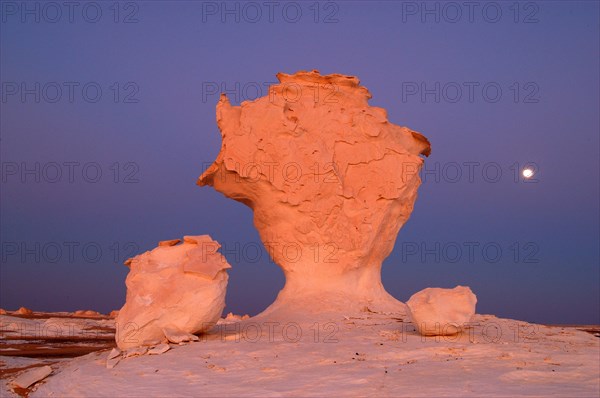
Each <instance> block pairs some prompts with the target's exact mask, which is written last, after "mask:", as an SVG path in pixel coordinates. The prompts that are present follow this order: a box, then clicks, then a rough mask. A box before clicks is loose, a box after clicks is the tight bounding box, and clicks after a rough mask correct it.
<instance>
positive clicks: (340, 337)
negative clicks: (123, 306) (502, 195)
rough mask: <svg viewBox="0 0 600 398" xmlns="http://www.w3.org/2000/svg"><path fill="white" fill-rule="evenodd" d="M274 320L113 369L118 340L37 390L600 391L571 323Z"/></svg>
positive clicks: (59, 393)
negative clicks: (442, 326) (432, 329)
mask: <svg viewBox="0 0 600 398" xmlns="http://www.w3.org/2000/svg"><path fill="white" fill-rule="evenodd" d="M268 322H275V320H273V319H271V320H269V319H267V318H260V317H256V318H250V319H248V320H242V321H238V322H234V323H223V322H221V323H220V325H219V326H218V327H217V328H215V329H213V330H212V331H211V332H210V333H209V334H207V335H205V338H202V339H201V340H200V341H199V342H193V343H189V344H185V345H181V346H174V347H173V348H172V349H171V350H169V351H167V352H166V353H164V354H162V355H152V356H150V355H144V356H139V357H133V358H127V359H123V360H121V361H120V362H119V363H118V365H117V366H116V367H114V368H113V369H107V368H106V358H107V356H108V352H109V350H106V351H100V352H95V353H92V354H89V355H86V356H83V357H78V358H75V359H71V360H63V361H60V362H58V363H55V364H53V365H52V367H53V369H54V372H53V374H52V375H51V376H50V377H48V378H47V379H45V380H44V381H43V382H41V383H40V384H38V385H37V387H36V388H35V389H34V391H33V393H32V394H31V395H30V396H33V397H46V396H50V397H64V396H69V397H74V396H95V397H100V396H106V397H109V396H110V397H114V396H119V397H125V396H145V397H156V396H167V395H170V396H184V395H192V396H222V397H223V396H267V397H268V396H271V397H277V396H326V395H335V396H412V397H423V396H427V397H430V396H483V395H488V396H561V397H564V396H571V397H581V396H585V397H588V396H598V395H599V394H600V387H599V386H600V379H599V377H600V376H599V375H600V364H599V361H598V359H599V357H600V344H599V342H600V340H599V339H598V338H597V337H594V336H593V335H591V334H589V333H586V332H583V331H578V330H575V329H572V328H560V327H546V326H542V325H534V324H529V323H526V322H520V321H513V320H509V319H499V318H496V317H493V316H487V315H476V316H475V317H474V319H473V323H474V324H475V325H474V326H473V327H472V328H470V329H467V330H466V331H465V332H464V333H463V334H462V335H461V336H459V337H458V338H457V337H441V338H435V337H427V338H425V337H422V336H420V335H418V334H417V333H416V332H415V331H414V327H413V326H412V324H411V323H409V322H408V321H407V319H406V317H405V315H403V314H380V313H371V312H361V313H357V314H354V315H346V316H337V317H336V316H332V317H329V318H327V317H320V318H319V321H317V322H316V323H315V322H313V320H311V319H307V318H306V319H304V320H298V322H297V323H286V322H285V321H283V320H282V319H280V320H278V322H280V325H279V326H276V327H273V324H270V323H268ZM284 327H285V328H286V329H285V332H284ZM259 328H260V329H261V330H262V335H260V337H259V336H257V333H256V332H257V329H259ZM299 328H300V329H301V331H302V338H301V339H300V340H299V341H296V340H297V334H296V332H297V330H300V329H299ZM317 330H318V334H317ZM5 358H6V357H3V358H2V359H5ZM11 376H12V375H11ZM11 378H12V377H11ZM9 381H10V380H4V381H3V386H2V387H3V388H2V390H3V391H2V393H3V395H7V396H8V394H9V391H8V387H7V385H6V383H8V382H9ZM10 394H11V395H12V393H10Z"/></svg>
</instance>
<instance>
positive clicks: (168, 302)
mask: <svg viewBox="0 0 600 398" xmlns="http://www.w3.org/2000/svg"><path fill="white" fill-rule="evenodd" d="M165 242H168V243H165ZM179 242H181V241H180V240H171V241H163V242H160V243H159V245H158V247H157V248H155V249H153V250H151V251H147V252H145V253H143V254H140V255H138V256H136V257H134V258H131V259H129V260H127V261H126V262H125V264H126V265H128V266H129V267H130V271H129V274H128V275H127V279H126V281H125V283H126V285H127V299H126V302H125V305H124V306H123V308H121V310H120V311H119V312H118V315H117V319H116V329H117V333H116V340H117V345H118V346H119V348H120V349H127V348H131V347H137V346H142V345H153V344H157V342H161V341H166V340H167V339H168V338H169V336H171V335H173V334H177V335H178V336H188V338H187V340H194V339H197V338H196V336H193V334H195V333H200V332H203V331H206V330H208V329H210V328H211V327H212V326H214V325H215V324H216V323H217V321H218V320H219V318H220V317H221V313H222V312H223V308H225V293H226V289H227V280H228V275H227V271H226V270H227V269H228V268H231V266H230V265H229V264H228V263H227V261H226V260H225V257H223V256H222V255H221V254H220V253H218V251H217V250H218V249H219V248H220V247H221V245H219V244H218V243H217V242H215V241H213V240H212V239H211V238H210V236H208V235H201V236H186V237H184V242H183V243H181V244H178V243H179ZM184 340H185V339H184Z"/></svg>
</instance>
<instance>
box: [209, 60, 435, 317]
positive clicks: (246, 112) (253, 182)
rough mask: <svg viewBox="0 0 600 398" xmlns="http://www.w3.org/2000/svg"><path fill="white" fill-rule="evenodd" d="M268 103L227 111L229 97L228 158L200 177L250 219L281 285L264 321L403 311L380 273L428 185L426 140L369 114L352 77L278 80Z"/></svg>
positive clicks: (221, 109)
mask: <svg viewBox="0 0 600 398" xmlns="http://www.w3.org/2000/svg"><path fill="white" fill-rule="evenodd" d="M277 78H278V79H279V81H280V84H276V85H273V86H271V87H270V90H269V95H267V96H265V97H262V98H258V99H256V100H254V101H246V102H242V104H241V106H232V105H231V104H230V103H229V100H228V99H227V97H226V96H225V95H224V94H222V95H221V99H220V101H219V103H218V105H217V124H218V126H219V129H220V130H221V135H222V138H223V142H222V146H221V152H220V153H219V155H218V157H217V159H216V160H215V161H214V163H213V164H212V165H211V166H210V167H209V168H208V169H207V170H206V171H205V172H204V173H203V174H202V175H201V176H200V178H199V180H198V184H199V185H211V186H213V187H214V188H215V189H216V190H217V191H219V192H222V193H223V194H225V195H226V196H228V197H230V198H232V199H235V200H237V201H240V202H242V203H244V204H246V205H248V206H249V207H251V208H252V210H253V211H254V225H255V226H256V228H257V229H258V232H259V234H260V237H261V239H262V241H263V243H264V244H265V247H266V248H267V250H268V251H269V254H270V255H271V257H272V258H273V260H274V261H275V262H276V263H277V264H278V265H279V266H280V267H281V268H282V269H283V271H284V274H285V277H286V283H285V287H284V288H283V290H282V291H281V292H280V293H279V296H278V297H277V300H276V302H275V303H274V304H273V305H271V307H270V308H269V309H268V310H267V311H266V312H265V313H263V315H265V314H267V313H272V312H273V311H276V310H279V309H281V310H283V309H287V311H285V312H287V313H290V312H294V313H297V312H299V311H342V310H344V311H348V310H360V309H361V308H364V307H365V306H368V307H369V308H370V309H379V310H391V311H393V310H400V308H402V307H403V306H402V304H401V303H399V302H398V301H397V300H395V299H394V298H393V297H391V296H390V295H389V294H388V293H387V292H386V291H385V290H384V289H383V285H382V284H381V263H382V261H383V260H384V259H385V258H386V257H387V256H388V255H389V254H390V252H391V251H392V249H393V247H394V243H395V240H396V235H397V233H398V231H399V229H400V227H402V225H403V224H404V223H405V222H406V221H407V220H408V218H409V216H410V214H411V212H412V210H413V204H414V202H415V199H416V197H417V188H418V187H419V184H420V183H421V180H420V177H419V170H420V168H421V166H422V164H423V159H422V158H421V157H420V155H421V154H423V155H428V154H429V152H430V146H429V142H428V141H427V139H426V138H425V137H424V136H422V135H421V134H419V133H417V132H415V131H413V130H411V129H409V128H406V127H400V126H397V125H395V124H393V123H390V122H389V121H388V120H387V112H386V110H385V109H383V108H378V107H372V106H369V103H368V100H369V98H371V94H370V93H369V91H368V90H367V89H366V88H365V87H363V86H360V85H359V80H358V79H357V78H356V77H354V76H345V75H339V74H332V75H321V74H320V73H319V72H318V71H312V72H304V71H301V72H298V73H296V74H294V75H288V74H284V73H280V74H278V75H277Z"/></svg>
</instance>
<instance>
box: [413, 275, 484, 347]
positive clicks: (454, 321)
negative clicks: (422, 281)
mask: <svg viewBox="0 0 600 398" xmlns="http://www.w3.org/2000/svg"><path fill="white" fill-rule="evenodd" d="M476 304H477V297H476V296H475V294H473V292H472V291H471V289H470V288H469V287H467V286H456V287H455V288H454V289H442V288H438V287H429V288H427V289H424V290H421V291H420V292H418V293H415V294H413V295H412V296H411V298H410V299H409V300H408V301H407V302H406V306H407V307H408V310H409V315H410V317H411V318H412V321H413V323H414V325H415V327H416V328H417V330H418V331H419V333H420V334H422V335H424V336H449V335H453V334H456V333H459V332H460V331H461V330H462V328H463V327H464V326H466V325H465V324H467V323H468V322H469V321H470V320H471V318H472V317H473V315H475V305H476Z"/></svg>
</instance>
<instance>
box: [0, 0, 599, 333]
mask: <svg viewBox="0 0 600 398" xmlns="http://www.w3.org/2000/svg"><path fill="white" fill-rule="evenodd" d="M61 3H62V2H58V4H61ZM87 3H89V2H81V6H80V7H79V8H77V9H75V10H74V13H73V20H72V22H71V21H69V15H68V13H67V10H66V9H63V10H62V17H60V18H58V17H56V13H55V10H53V9H50V8H44V5H45V3H38V2H27V5H28V7H30V9H33V10H34V13H35V12H37V11H35V10H36V8H35V7H39V15H38V16H39V18H40V20H39V22H36V21H35V17H36V15H34V14H25V15H24V16H23V15H22V11H23V10H21V9H20V7H22V4H23V3H21V2H6V1H3V2H2V3H1V6H2V8H1V9H0V12H2V14H1V18H2V24H1V31H0V45H1V56H0V67H1V70H0V72H1V79H0V80H1V81H2V93H1V94H2V102H1V103H0V105H1V107H2V110H1V120H0V127H1V156H2V190H1V195H0V210H1V234H2V237H1V241H2V264H1V282H0V284H1V292H0V300H1V304H0V306H1V307H2V308H7V309H16V308H18V307H19V306H26V307H30V308H32V309H34V310H50V311H57V310H77V309H96V310H99V311H103V312H107V311H110V310H112V309H117V308H119V307H120V306H121V305H122V304H123V302H124V297H125V284H124V279H125V276H126V273H127V268H126V267H125V266H123V265H122V261H123V260H124V259H125V258H127V257H129V256H130V255H134V254H137V253H140V252H142V251H145V250H149V249H151V248H153V247H154V246H155V245H156V242H157V241H159V240H164V239H173V238H178V237H181V236H183V235H186V234H204V233H208V234H210V235H211V236H212V237H213V238H214V239H216V240H218V241H220V242H221V243H222V245H223V246H225V248H226V249H227V250H226V251H225V255H226V257H227V258H228V261H229V262H230V263H231V264H232V265H233V269H232V270H231V272H230V283H229V289H228V293H227V308H226V311H233V312H235V313H250V314H256V313H257V312H259V311H261V310H262V309H264V308H265V307H266V306H267V305H268V304H269V303H270V302H272V300H273V299H274V298H275V296H276V294H277V292H278V291H279V289H280V288H281V287H282V286H283V283H284V279H283V274H282V272H281V271H280V270H279V268H278V267H277V266H276V265H274V264H273V263H272V262H271V261H270V260H269V259H268V258H267V254H266V251H264V249H263V251H262V253H261V258H260V260H259V261H252V259H253V257H254V256H255V253H254V251H252V250H251V249H252V248H254V247H256V244H257V243H258V244H259V245H261V244H260V240H259V238H258V234H257V232H256V230H255V229H254V227H253V225H252V214H251V210H250V209H249V208H246V207H245V206H244V205H242V204H240V203H237V202H234V201H232V200H229V199H226V198H225V197H223V196H222V195H220V194H219V193H217V192H215V191H214V190H213V189H212V188H209V187H204V188H200V187H198V186H196V185H195V182H196V178H197V177H198V176H199V175H200V173H201V172H202V167H203V164H204V163H210V162H212V160H214V158H215V157H216V155H217V153H218V151H219V147H220V135H219V132H218V129H217V127H216V123H215V104H216V102H217V100H218V95H217V94H213V93H212V91H209V90H208V91H207V89H208V88H212V87H213V86H214V84H217V85H221V84H225V85H226V87H227V88H228V89H230V90H235V87H236V86H235V84H236V82H237V83H239V85H240V90H239V91H240V92H239V94H240V96H241V97H244V94H247V97H249V98H241V99H253V98H254V97H255V90H254V87H255V86H256V85H259V86H261V87H262V88H263V94H266V88H265V86H264V85H263V84H266V83H267V82H273V81H275V74H276V73H277V72H286V73H293V72H295V71H297V70H302V69H305V70H311V69H318V70H320V71H321V73H343V74H350V75H356V76H358V77H359V78H360V80H361V83H362V84H363V85H365V86H366V87H368V88H369V90H370V91H371V93H372V94H373V99H372V100H371V105H376V106H381V107H384V108H386V109H387V110H388V116H389V119H390V120H391V121H392V122H394V123H397V124H400V125H405V126H409V127H410V128H412V129H414V130H417V131H420V132H422V133H423V134H424V135H426V136H427V137H428V138H429V140H430V141H431V143H432V147H433V153H432V156H431V157H429V158H428V159H427V161H426V168H427V170H429V172H428V173H427V175H425V176H424V177H425V178H426V181H425V182H424V184H423V185H422V187H421V188H420V192H419V199H418V200H417V203H416V206H415V210H414V212H413V215H412V217H411V219H410V220H409V222H408V223H407V224H406V225H405V226H404V228H403V229H402V230H401V231H400V234H399V236H398V240H397V242H396V248H395V250H394V252H393V253H392V255H391V256H390V257H389V258H388V259H387V260H386V261H385V263H384V266H383V282H384V285H385V287H386V289H387V290H388V291H389V292H390V293H391V294H393V295H394V296H395V297H397V298H399V299H400V300H403V301H404V300H407V299H408V298H409V297H410V296H411V295H412V294H413V293H415V292H417V291H419V290H421V289H423V288H425V287H429V286H439V287H454V286H455V285H457V284H462V285H468V286H471V287H472V289H473V290H474V292H475V293H476V294H477V296H478V299H479V302H478V312H480V313H492V314H495V315H498V316H502V317H510V318H516V319H524V320H528V321H534V322H545V323H600V319H599V318H600V315H599V312H600V309H599V302H600V297H599V295H600V292H599V284H600V275H599V262H600V261H599V243H598V242H599V240H600V239H599V225H598V223H599V207H598V199H599V158H600V155H599V117H598V109H600V103H599V77H598V76H599V54H598V51H599V50H598V49H599V48H600V45H599V44H600V43H599V6H598V2H595V1H589V2H576V1H568V2H567V1H565V2H559V1H552V2H550V1H546V2H543V1H540V2H529V3H528V4H529V5H528V6H526V4H525V3H517V7H516V8H515V6H514V3H513V2H500V3H494V4H498V5H499V7H500V11H501V13H502V14H501V15H500V16H499V17H498V18H497V19H498V21H497V22H493V20H494V18H496V16H495V15H496V14H495V11H496V10H495V9H493V8H490V7H491V6H489V3H487V2H481V3H479V2H476V4H477V6H476V8H475V9H474V14H473V15H472V18H471V19H470V18H469V15H468V10H467V9H466V8H463V9H462V10H460V11H461V12H462V14H461V17H460V18H457V16H456V15H457V14H455V11H456V10H452V9H450V8H448V7H446V8H444V6H445V4H446V3H436V2H429V3H427V4H428V7H430V8H431V9H434V10H435V7H438V10H439V13H438V15H437V16H438V17H439V22H436V21H435V17H436V15H433V14H423V13H422V12H423V11H424V10H422V9H420V7H422V6H421V4H422V3H421V2H368V3H367V2H360V1H352V2H331V3H318V4H317V6H318V8H319V11H320V13H319V15H318V18H317V20H318V22H315V14H314V12H315V10H316V7H315V3H314V2H302V3H300V2H299V3H294V5H298V7H299V8H300V9H301V11H302V16H301V17H300V19H299V21H297V22H295V23H293V22H291V19H293V18H294V16H295V13H294V12H295V8H290V7H292V6H288V7H287V8H286V10H287V14H284V13H283V7H284V6H285V4H286V3H284V2H280V4H279V6H278V8H276V9H275V12H274V14H273V21H272V22H270V21H269V16H268V14H267V11H268V10H267V9H266V8H264V6H263V8H262V15H261V16H260V17H257V16H256V14H255V10H253V9H251V8H248V7H247V8H246V9H244V8H243V6H244V4H243V3H235V2H233V3H228V4H229V7H231V9H233V10H235V8H234V7H236V4H237V7H239V12H238V13H237V17H239V19H240V21H239V22H236V21H235V17H236V15H235V13H236V11H234V14H231V15H225V17H226V19H225V21H224V22H223V21H222V20H221V15H212V14H207V13H206V12H204V13H203V7H204V11H212V10H213V5H216V7H217V8H218V7H221V6H220V4H221V3H220V2H218V3H211V2H200V1H198V2H195V1H174V2H166V1H146V2H145V1H139V2H130V3H127V2H122V3H119V4H118V5H119V7H118V9H119V15H118V16H117V19H118V20H119V22H118V23H115V8H114V3H113V2H110V3H108V2H107V3H103V2H98V3H94V4H97V5H99V7H100V9H101V11H102V14H101V17H100V18H99V20H98V21H97V22H95V23H93V22H91V20H92V19H94V18H95V14H94V10H95V9H94V8H93V7H92V6H88V7H87V8H86V12H87V14H83V15H82V9H83V7H84V6H85V5H86V4H87ZM459 3H460V2H459ZM36 4H37V6H36ZM254 4H258V5H259V6H260V5H261V4H262V2H258V3H254ZM532 4H533V6H532ZM14 7H17V8H16V9H15V8H14ZM111 7H113V8H111ZM415 7H416V9H415ZM511 7H512V8H511ZM484 8H485V10H486V12H487V14H482V12H483V9H484ZM218 11H220V10H219V9H217V12H218ZM517 11H518V14H517V13H516V12H517ZM128 15H129V16H131V18H133V19H135V20H137V22H135V23H123V20H124V18H126V16H128ZM328 15H329V16H330V18H329V22H333V23H324V19H325V18H326V16H328ZM22 18H25V21H23V20H22ZM57 18H58V19H57ZM422 18H424V19H425V20H424V21H423V19H422ZM52 19H57V20H56V22H54V23H53V22H52V21H50V20H52ZM254 19H257V21H256V22H255V23H252V22H251V20H254ZM450 19H456V21H455V22H454V23H453V22H451V21H450ZM335 20H337V22H335ZM515 21H516V22H515ZM526 22H527V23H526ZM36 82H37V83H39V84H40V89H39V90H38V93H39V95H40V101H39V102H36V98H35V94H27V95H25V97H24V98H22V97H21V92H20V90H21V84H22V83H24V84H25V87H29V88H35V84H36ZM51 82H56V83H58V85H61V86H62V87H63V89H62V90H63V91H62V97H61V98H60V99H59V100H58V101H56V102H54V103H53V102H51V100H52V98H54V97H55V93H56V92H55V91H53V90H54V89H53V87H54V86H53V85H52V84H51ZM64 82H74V83H73V84H79V85H78V86H77V87H75V89H74V96H73V100H72V101H70V99H69V98H68V97H69V96H68V90H67V88H66V86H64ZM90 82H91V83H92V84H91V85H89V83H90ZM436 82H439V84H440V90H439V94H440V98H439V101H436V98H435V95H434V94H427V95H426V96H425V97H424V98H422V97H421V95H420V94H421V93H420V92H419V93H417V94H414V95H412V94H410V91H407V90H408V89H411V88H415V87H416V88H417V89H418V90H419V91H420V90H421V85H422V84H423V85H424V87H425V88H429V89H433V88H435V84H436ZM468 82H472V84H476V85H478V86H477V87H475V89H474V96H473V99H472V101H471V100H470V99H469V98H468V90H467V86H466V85H465V83H467V84H471V83H468ZM114 83H118V84H119V87H118V89H117V88H116V86H114ZM127 83H133V84H130V85H129V86H126V84H127ZM86 84H88V87H92V88H91V89H90V90H89V91H88V92H87V96H84V94H83V93H82V91H81V88H82V87H83V86H84V85H86ZM96 86H99V87H100V88H101V89H102V96H101V97H100V98H99V99H98V101H97V102H91V98H92V97H93V96H94V95H95V93H94V91H93V87H96ZM456 86H459V87H462V97H461V98H460V99H459V100H457V101H453V99H454V98H455V94H456V91H452V90H453V88H455V87H456ZM484 86H485V87H488V88H489V87H491V89H489V91H486V92H483V87H484ZM517 86H518V90H517ZM111 87H112V89H111ZM494 87H500V88H501V90H502V94H501V95H500V96H499V98H498V100H497V101H496V102H492V97H493V96H494V95H495V92H494V90H493V88H494ZM244 88H245V89H246V90H245V92H244ZM15 89H16V90H18V91H17V92H16V93H14V94H13V92H14V90H15ZM136 90H137V92H135V93H134V91H136ZM115 92H118V93H119V97H118V98H115V96H114V94H115ZM517 92H518V94H519V96H518V98H515V94H516V93H517ZM127 94H132V95H131V96H130V97H128V99H129V100H132V99H134V100H137V102H127V103H125V102H124V99H125V96H126V95H127ZM486 95H487V97H486ZM230 97H233V96H230ZM115 99H116V102H115ZM232 99H233V102H236V101H235V98H232ZM238 102H239V101H238ZM36 162H38V163H39V165H40V166H39V172H36V171H34V172H33V173H32V174H25V175H21V171H22V169H23V168H24V167H28V168H32V169H34V170H35V167H36V166H35V164H36ZM53 162H55V163H53ZM67 162H77V163H75V164H74V166H73V167H74V171H75V174H74V175H73V179H72V181H70V180H69V175H68V168H67V166H65V165H64V163H67ZM465 162H479V163H478V164H479V165H478V166H477V167H476V168H475V173H474V175H473V179H472V181H469V178H468V177H469V176H468V175H467V171H468V169H467V168H466V167H464V166H461V168H462V175H461V176H460V177H459V178H456V179H457V180H458V181H456V182H455V181H454V179H455V175H456V174H455V171H456V168H455V167H454V166H455V165H456V164H458V165H463V164H464V163H465ZM528 162H534V163H535V164H536V165H537V167H538V169H539V170H538V172H537V174H536V175H535V177H536V178H537V180H538V181H537V182H534V183H531V182H529V183H525V182H523V180H522V179H521V178H517V180H516V181H515V176H514V173H515V170H517V172H518V171H519V169H520V168H522V167H523V165H525V164H526V163H528ZM55 164H58V165H61V172H62V176H61V177H60V178H57V180H58V181H56V182H52V180H53V179H54V176H55V170H56V169H55V168H53V167H54V165H55ZM71 164H73V163H71ZM515 164H516V165H518V168H516V169H515V167H516V166H515ZM84 166H86V171H87V174H86V175H85V176H83V175H82V169H83V167H84ZM484 166H486V173H483V168H484ZM15 167H16V170H17V171H15ZM436 167H437V169H436ZM97 169H99V170H100V171H101V172H102V176H101V177H100V179H99V181H97V182H90V181H91V180H93V179H94V176H95V171H96V170H97ZM497 169H500V170H501V172H502V174H501V176H499V178H495V172H496V170H497ZM116 170H119V173H118V175H117V174H115V172H116ZM13 173H16V174H13ZM36 174H37V175H36ZM36 177H39V179H40V181H39V182H36V181H35V179H36ZM84 177H85V178H84ZM436 178H437V181H436ZM86 179H87V180H86ZM490 179H492V180H494V179H496V180H497V181H495V182H490ZM115 180H116V181H117V182H115ZM125 180H127V181H129V182H130V183H126V182H125ZM135 181H137V182H135ZM68 242H71V243H68ZM468 242H474V243H473V245H479V246H477V247H476V248H475V249H474V252H473V258H470V256H469V250H468V246H467V245H469V244H470V243H468ZM515 242H516V244H515ZM36 244H38V245H39V249H36ZM236 244H237V245H238V246H237V249H236ZM436 245H439V246H436ZM69 246H71V247H73V251H72V255H73V258H69V254H71V253H69V249H68V248H69ZM457 246H458V247H460V248H461V252H460V253H458V254H460V255H461V256H460V258H459V259H458V260H457V261H454V258H455V257H456V255H457V252H456V250H454V249H456V247H457ZM57 247H59V248H60V250H61V251H60V252H58V251H57V249H56V248H57ZM261 247H262V245H261ZM436 247H438V248H439V250H437V249H436ZM484 247H485V248H486V250H488V249H489V251H484V250H483V248H484ZM84 248H85V250H84ZM98 248H100V250H101V252H100V253H96V250H97V249H98ZM245 248H246V249H247V250H244V249H245ZM415 248H417V249H416V253H414V250H413V251H411V250H412V249H415ZM495 248H500V249H501V250H502V253H501V255H500V256H499V258H498V260H497V261H495V258H494V257H496V254H495V251H494V250H495ZM24 249H26V250H30V251H26V250H24ZM423 249H426V250H429V251H424V250H423ZM452 250H454V251H452ZM428 253H429V254H428ZM436 254H439V259H438V258H436ZM515 254H518V256H517V258H515ZM36 255H39V259H38V258H36ZM57 257H59V258H57ZM55 258H56V261H55V262H52V261H54V259H55ZM49 260H50V261H49ZM492 260H493V261H492ZM532 260H534V261H537V262H531V261H532Z"/></svg>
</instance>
